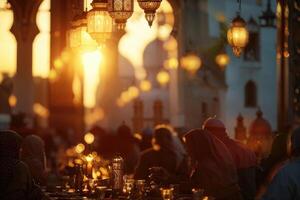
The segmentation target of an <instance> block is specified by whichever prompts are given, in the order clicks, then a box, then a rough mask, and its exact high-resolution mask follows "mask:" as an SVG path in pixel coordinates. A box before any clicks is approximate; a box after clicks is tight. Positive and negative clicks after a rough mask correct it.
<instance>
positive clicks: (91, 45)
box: [75, 12, 97, 51]
mask: <svg viewBox="0 0 300 200" xmlns="http://www.w3.org/2000/svg"><path fill="white" fill-rule="evenodd" d="M86 17H87V13H86V12H83V13H82V14H81V15H80V16H79V17H78V19H77V27H76V29H75V35H76V40H77V45H78V47H80V49H81V50H84V51H85V50H87V51H93V50H95V49H96V48H97V43H96V42H95V40H93V39H92V38H91V36H90V34H88V32H87V19H86Z"/></svg>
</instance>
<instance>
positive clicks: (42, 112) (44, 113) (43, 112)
mask: <svg viewBox="0 0 300 200" xmlns="http://www.w3.org/2000/svg"><path fill="white" fill-rule="evenodd" d="M33 112H34V113H35V114H36V115H38V116H39V117H42V118H47V117H48V116H49V110H48V109H47V108H46V107H45V106H43V105H41V104H39V103H35V104H34V105H33Z"/></svg>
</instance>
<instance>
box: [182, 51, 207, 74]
mask: <svg viewBox="0 0 300 200" xmlns="http://www.w3.org/2000/svg"><path fill="white" fill-rule="evenodd" d="M180 63H181V66H182V68H184V69H185V70H187V71H188V72H189V73H190V74H192V75H194V74H195V73H196V72H197V71H198V70H199V69H200V68H201V65H202V61H201V59H200V58H199V56H197V55H196V54H194V53H188V54H186V55H185V56H183V57H182V58H181V59H180Z"/></svg>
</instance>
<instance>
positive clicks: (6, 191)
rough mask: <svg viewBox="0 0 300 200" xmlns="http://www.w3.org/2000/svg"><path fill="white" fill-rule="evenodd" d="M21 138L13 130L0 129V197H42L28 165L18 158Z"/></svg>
mask: <svg viewBox="0 0 300 200" xmlns="http://www.w3.org/2000/svg"><path fill="white" fill-rule="evenodd" d="M21 142H22V138H21V136H20V135H18V134H17V133H16V132H13V131H0V199H1V200H6V199H7V200H27V199H43V198H44V197H43V195H42V193H41V191H40V190H39V188H36V187H34V184H33V182H32V178H31V175H30V172H29V169H28V167H27V166H26V164H24V163H23V162H22V161H20V160H19V150H20V146H21Z"/></svg>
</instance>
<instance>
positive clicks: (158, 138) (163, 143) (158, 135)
mask: <svg viewBox="0 0 300 200" xmlns="http://www.w3.org/2000/svg"><path fill="white" fill-rule="evenodd" d="M153 137H154V139H155V143H156V144H157V145H159V146H160V147H161V148H165V147H167V148H169V147H170V144H171V143H172V137H173V136H172V132H171V131H170V129H168V128H167V127H157V128H155V131H154V135H153Z"/></svg>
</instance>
